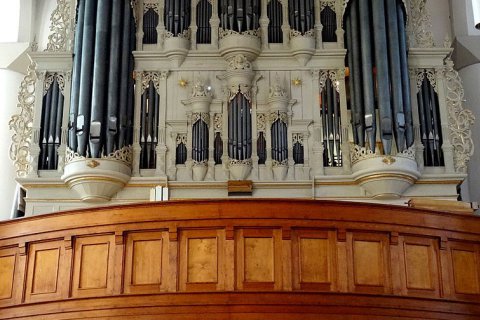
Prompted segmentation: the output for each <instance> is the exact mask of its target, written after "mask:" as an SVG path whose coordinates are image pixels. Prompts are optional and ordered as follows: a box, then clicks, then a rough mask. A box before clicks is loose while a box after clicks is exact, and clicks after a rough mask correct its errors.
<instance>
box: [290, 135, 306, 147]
mask: <svg viewBox="0 0 480 320" xmlns="http://www.w3.org/2000/svg"><path fill="white" fill-rule="evenodd" d="M303 138H304V137H303V133H294V134H293V135H292V142H293V144H295V143H300V144H301V145H302V146H303Z"/></svg>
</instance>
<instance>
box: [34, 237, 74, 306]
mask: <svg viewBox="0 0 480 320" xmlns="http://www.w3.org/2000/svg"><path fill="white" fill-rule="evenodd" d="M64 252H65V248H64V242H63V241H47V242H41V243H32V244H30V246H29V250H28V266H27V275H26V277H27V283H26V290H25V301H28V302H34V301H44V300H53V299H57V298H60V297H61V294H62V290H61V287H62V285H63V287H68V283H60V279H62V276H61V273H62V272H64V271H65V270H64V269H63V268H64V267H63V264H64Z"/></svg>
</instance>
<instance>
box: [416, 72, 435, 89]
mask: <svg viewBox="0 0 480 320" xmlns="http://www.w3.org/2000/svg"><path fill="white" fill-rule="evenodd" d="M425 76H426V77H427V79H428V81H429V82H430V84H431V85H432V87H433V89H434V90H435V92H438V89H437V78H436V73H435V70H432V69H421V70H418V71H417V75H416V79H417V89H420V88H421V87H422V83H423V80H424V79H425Z"/></svg>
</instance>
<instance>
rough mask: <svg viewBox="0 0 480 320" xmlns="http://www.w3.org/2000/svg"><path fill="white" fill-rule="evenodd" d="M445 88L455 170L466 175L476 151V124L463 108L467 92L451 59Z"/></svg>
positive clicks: (447, 65)
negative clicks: (473, 136) (474, 140)
mask: <svg viewBox="0 0 480 320" xmlns="http://www.w3.org/2000/svg"><path fill="white" fill-rule="evenodd" d="M445 86H446V91H447V92H446V94H447V108H448V128H449V129H450V142H451V143H452V145H453V147H454V149H455V152H454V156H453V157H454V165H455V170H456V171H457V172H461V173H466V172H467V165H468V161H469V160H470V158H471V156H472V155H473V151H474V145H473V140H472V130H471V127H472V125H473V123H474V122H475V116H474V115H473V113H472V111H470V110H468V109H465V108H464V106H463V101H464V99H465V91H464V90H463V85H462V80H461V79H460V75H459V74H458V72H457V71H456V70H455V69H454V68H453V61H452V60H451V59H450V58H447V59H446V61H445Z"/></svg>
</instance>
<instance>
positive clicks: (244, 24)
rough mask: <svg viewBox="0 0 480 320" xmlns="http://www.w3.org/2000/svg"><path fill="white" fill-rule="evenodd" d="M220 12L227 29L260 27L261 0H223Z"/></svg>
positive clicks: (253, 28) (222, 26)
mask: <svg viewBox="0 0 480 320" xmlns="http://www.w3.org/2000/svg"><path fill="white" fill-rule="evenodd" d="M218 14H219V15H220V24H221V25H220V26H221V28H223V29H225V30H234V31H237V32H244V31H247V30H256V29H258V28H259V27H260V26H259V17H260V0H221V2H220V5H219V7H218Z"/></svg>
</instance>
